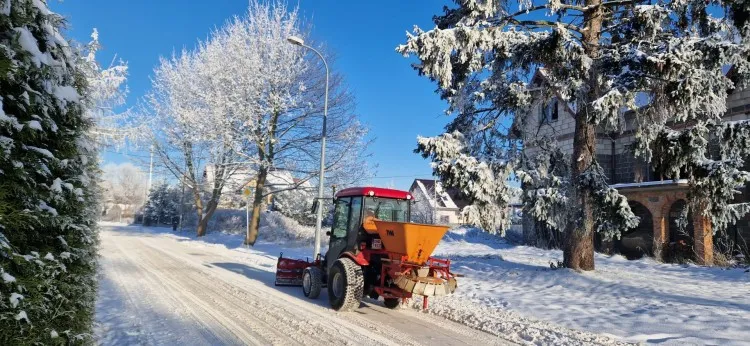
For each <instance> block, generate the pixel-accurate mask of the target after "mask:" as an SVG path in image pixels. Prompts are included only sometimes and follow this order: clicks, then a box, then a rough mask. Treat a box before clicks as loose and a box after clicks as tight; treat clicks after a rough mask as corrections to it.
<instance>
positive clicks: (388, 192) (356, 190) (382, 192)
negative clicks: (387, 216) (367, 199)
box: [336, 186, 411, 199]
mask: <svg viewBox="0 0 750 346" xmlns="http://www.w3.org/2000/svg"><path fill="white" fill-rule="evenodd" d="M355 196H374V197H382V198H397V199H411V195H410V194H409V192H406V191H401V190H393V189H384V188H382V187H372V186H365V187H350V188H348V189H343V190H341V191H339V192H337V193H336V197H355Z"/></svg>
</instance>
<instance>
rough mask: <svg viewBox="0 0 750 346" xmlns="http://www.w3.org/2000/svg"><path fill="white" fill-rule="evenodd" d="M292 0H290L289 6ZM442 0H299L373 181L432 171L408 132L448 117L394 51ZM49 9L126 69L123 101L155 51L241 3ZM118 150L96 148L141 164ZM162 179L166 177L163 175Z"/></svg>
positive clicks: (403, 184) (240, 9)
mask: <svg viewBox="0 0 750 346" xmlns="http://www.w3.org/2000/svg"><path fill="white" fill-rule="evenodd" d="M297 3H298V2H296V1H292V2H290V4H292V5H294V4H297ZM444 3H445V1H396V0H388V1H377V2H376V1H334V0H302V1H300V2H299V5H300V8H301V11H302V14H303V15H304V16H305V17H306V18H307V20H308V22H310V24H312V30H313V32H312V35H313V37H312V38H313V39H314V40H315V41H317V42H325V44H326V45H327V46H328V47H329V48H330V50H331V51H332V52H334V53H335V54H336V55H337V58H336V63H335V64H334V66H332V68H333V69H335V70H337V71H338V72H341V73H343V74H344V75H345V77H346V78H347V81H348V83H349V85H350V86H351V88H352V90H353V91H354V93H355V95H356V98H357V113H358V114H359V115H360V118H361V120H362V121H363V122H364V123H365V124H367V126H368V127H369V128H370V133H371V135H372V136H373V137H374V138H375V142H374V143H373V144H372V145H371V146H370V151H371V152H372V154H373V156H372V159H371V160H372V161H373V163H374V164H377V165H378V168H377V176H378V178H376V179H374V180H373V181H371V183H373V184H375V185H381V186H394V187H397V188H404V189H406V188H408V187H409V185H410V184H411V182H412V180H413V179H414V178H417V177H423V178H424V177H427V178H429V177H430V176H431V170H430V167H429V163H428V161H427V160H425V159H422V158H421V157H420V156H419V155H417V154H414V153H413V149H414V148H415V147H416V137H417V135H423V136H432V135H436V134H439V133H441V131H442V129H443V126H444V125H445V124H446V123H447V122H448V121H449V118H448V117H447V116H445V115H444V114H443V112H442V111H443V110H444V109H445V104H444V102H443V101H441V100H440V99H439V97H438V95H437V94H435V93H434V90H435V85H434V84H433V83H431V82H430V81H429V80H428V79H427V78H425V77H419V76H417V73H416V71H414V70H413V69H412V68H411V66H410V63H411V62H413V59H406V58H404V57H402V56H401V55H399V54H398V53H396V52H395V51H394V49H395V47H396V46H397V45H398V44H400V43H403V42H404V41H405V37H406V35H405V32H406V31H407V30H409V31H410V30H411V29H412V27H413V26H414V25H415V24H417V25H419V26H420V27H422V28H426V29H429V28H432V27H433V24H432V22H431V18H432V16H433V15H435V14H438V13H440V12H441V10H442V6H443V4H444ZM50 7H52V9H53V10H54V11H56V12H58V13H60V14H62V15H64V16H65V17H66V18H67V20H68V26H69V31H68V36H69V37H71V38H73V39H75V40H77V41H80V42H88V41H89V35H90V34H91V30H92V28H97V29H98V30H99V35H100V41H101V43H102V45H103V47H104V48H103V51H102V52H101V53H100V55H99V59H100V60H101V61H102V62H105V63H108V62H109V61H110V60H111V59H112V57H113V56H114V54H117V56H118V57H119V58H122V59H123V60H126V61H127V62H128V65H129V67H130V76H129V81H128V86H129V88H130V95H129V98H128V102H129V104H131V105H132V104H134V103H135V102H136V101H137V100H138V99H139V98H140V97H141V96H142V95H143V94H144V93H145V92H146V91H147V90H148V88H149V87H150V79H149V76H150V75H151V73H152V71H153V68H154V67H155V66H156V64H157V63H158V59H159V57H160V56H168V55H170V54H171V53H172V51H173V50H179V49H181V48H183V47H187V48H192V47H193V46H194V45H195V43H196V42H197V40H198V39H205V38H206V37H207V36H208V34H209V32H210V31H211V29H212V28H214V27H217V26H221V25H222V24H223V23H224V21H225V20H227V19H228V18H230V17H231V16H233V15H242V14H244V12H245V10H246V8H247V1H244V0H214V1H197V0H196V1H184V0H181V1H177V0H158V1H156V0H131V1H109V0H65V1H64V2H58V1H50ZM131 155H134V156H124V155H121V154H114V153H112V152H107V153H105V156H104V158H105V160H106V161H109V162H121V161H129V160H130V161H134V163H138V161H140V162H142V157H143V155H144V153H134V154H132V153H131ZM165 178H166V177H165Z"/></svg>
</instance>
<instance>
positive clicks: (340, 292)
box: [328, 257, 365, 311]
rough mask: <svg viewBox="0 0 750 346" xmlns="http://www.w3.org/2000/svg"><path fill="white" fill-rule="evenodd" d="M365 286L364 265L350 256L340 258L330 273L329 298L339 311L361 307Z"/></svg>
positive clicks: (332, 305)
mask: <svg viewBox="0 0 750 346" xmlns="http://www.w3.org/2000/svg"><path fill="white" fill-rule="evenodd" d="M364 288H365V279H364V275H363V274H362V267H360V266H359V264H357V263H355V262H354V261H352V260H351V259H350V258H346V257H343V258H339V259H338V260H337V261H336V262H334V263H333V266H331V269H330V271H329V273H328V300H329V301H330V302H331V307H333V309H334V310H337V311H351V310H354V309H356V308H358V307H359V303H360V301H361V300H362V295H363V293H364Z"/></svg>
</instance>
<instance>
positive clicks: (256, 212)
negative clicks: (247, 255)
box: [245, 168, 268, 246]
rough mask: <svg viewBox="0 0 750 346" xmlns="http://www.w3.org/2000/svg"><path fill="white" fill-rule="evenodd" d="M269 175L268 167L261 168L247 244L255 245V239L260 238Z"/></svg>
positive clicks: (256, 185)
mask: <svg viewBox="0 0 750 346" xmlns="http://www.w3.org/2000/svg"><path fill="white" fill-rule="evenodd" d="M267 175H268V169H267V168H261V169H259V170H258V179H256V183H255V196H254V197H253V212H252V214H251V215H250V223H249V225H248V227H249V229H248V230H247V236H246V238H245V244H246V245H250V246H253V245H255V241H256V240H258V227H259V226H260V209H261V206H262V204H263V190H264V189H263V187H264V186H265V185H266V176H267Z"/></svg>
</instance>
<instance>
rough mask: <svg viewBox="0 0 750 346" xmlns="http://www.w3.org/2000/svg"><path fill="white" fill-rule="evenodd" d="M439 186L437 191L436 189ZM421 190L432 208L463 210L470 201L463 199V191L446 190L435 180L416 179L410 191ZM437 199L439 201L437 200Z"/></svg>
mask: <svg viewBox="0 0 750 346" xmlns="http://www.w3.org/2000/svg"><path fill="white" fill-rule="evenodd" d="M436 186H437V191H436V190H435V187H436ZM414 190H419V191H421V192H422V194H423V195H425V196H426V197H427V198H428V199H429V202H430V206H432V207H434V206H435V204H437V207H438V208H447V209H463V208H464V207H466V206H467V205H469V204H470V203H469V201H468V200H466V199H465V198H463V196H462V194H461V191H460V190H459V189H455V188H448V189H444V188H443V185H442V184H441V183H440V182H436V181H435V180H433V179H414V182H413V183H412V184H411V187H410V188H409V191H414ZM435 197H437V200H436V198H435Z"/></svg>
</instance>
